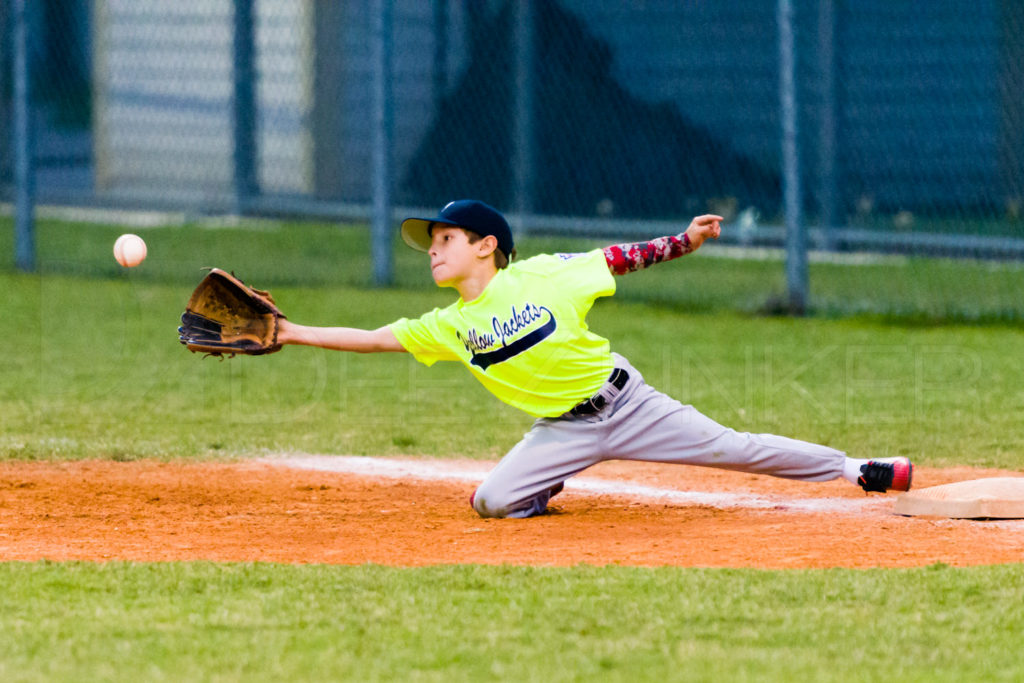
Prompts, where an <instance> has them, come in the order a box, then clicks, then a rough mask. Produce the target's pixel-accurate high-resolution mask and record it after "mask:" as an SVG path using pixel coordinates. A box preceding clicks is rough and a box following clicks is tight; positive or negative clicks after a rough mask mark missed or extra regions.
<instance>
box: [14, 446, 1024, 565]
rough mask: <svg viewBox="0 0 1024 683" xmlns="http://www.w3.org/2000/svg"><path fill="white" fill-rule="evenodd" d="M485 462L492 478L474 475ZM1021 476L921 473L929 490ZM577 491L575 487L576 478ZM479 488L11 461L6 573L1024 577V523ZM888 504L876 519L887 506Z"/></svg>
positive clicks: (814, 488)
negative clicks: (165, 565) (250, 568)
mask: <svg viewBox="0 0 1024 683" xmlns="http://www.w3.org/2000/svg"><path fill="white" fill-rule="evenodd" d="M477 464H479V463H477ZM587 475H588V476H594V477H601V478H604V479H608V480H613V481H629V482H632V483H641V484H649V485H652V486H658V487H662V488H665V487H670V488H675V489H679V490H684V491H703V492H734V493H742V494H755V495H773V496H780V497H784V498H786V499H792V500H801V499H808V500H809V499H836V500H842V499H859V500H863V499H864V498H865V494H863V493H862V492H860V491H859V489H857V488H856V487H853V486H851V485H850V484H848V483H846V482H842V481H834V482H828V483H822V484H807V483H800V482H789V481H785V480H781V479H774V478H771V477H763V476H755V475H749V474H740V473H733V472H724V471H718V470H707V469H702V468H695V467H682V466H657V465H647V464H641V465H638V464H635V463H629V464H623V463H605V464H602V465H600V466H598V467H595V468H592V469H591V470H588V471H587ZM990 476H991V477H995V476H1020V473H1019V472H1007V471H1004V470H979V469H970V468H955V469H934V468H918V469H917V470H916V472H915V482H914V483H915V486H916V487H927V486H935V485H939V484H945V483H950V482H954V481H963V480H967V479H976V478H980V477H990ZM570 481H571V480H570ZM472 490H473V485H472V484H471V483H459V482H450V481H424V480H417V479H394V478H383V477H375V476H366V475H355V474H342V473H332V472H323V471H306V470H297V469H290V468H285V467H280V466H277V465H273V464H268V463H265V462H252V461H246V462H239V463H213V464H210V463H204V464H183V463H161V462H153V461H136V462H113V461H85V462H64V463H16V462H7V463H2V464H0V560H5V561H12V560H40V559H50V560H89V561H106V560H134V561H176V560H213V561H260V562H286V563H331V564H362V563H365V562H373V563H380V564H386V565H399V566H420V565H428V564H439V563H445V564H449V563H484V564H504V563H508V564H517V565H557V566H565V565H575V564H579V563H587V564H595V565H605V564H622V565H639V566H656V565H673V566H684V567H760V568H804V567H807V568H821V567H857V568H866V567H916V566H922V565H927V564H932V563H937V562H941V563H946V564H949V565H954V566H967V565H980V564H998V563H1005V562H1019V561H1021V559H1022V558H1024V521H1009V522H1007V521H1004V522H984V521H967V520H946V519H925V518H909V517H900V516H897V515H894V514H892V506H893V503H894V501H895V496H893V495H888V496H878V495H872V497H871V501H872V504H871V505H867V506H863V507H862V508H860V509H858V508H857V507H856V506H852V507H851V509H852V510H856V512H838V513H837V512H835V511H834V510H832V511H821V512H816V511H814V510H808V509H807V508H806V506H804V507H799V508H792V507H791V506H787V505H785V504H780V505H779V506H778V507H776V508H769V509H764V508H757V509H754V508H743V507H741V506H738V507H728V508H720V507H711V506H703V505H690V504H687V505H681V504H678V503H664V502H656V501H653V502H652V501H651V500H642V499H637V498H635V497H633V498H631V497H629V496H619V495H595V494H593V493H583V492H574V491H573V490H572V489H571V488H567V489H566V491H565V492H564V493H563V494H562V495H560V496H558V497H557V498H555V499H554V500H553V501H552V512H551V514H548V515H545V516H542V517H538V518H534V519H530V520H489V519H481V518H479V517H478V516H477V515H476V514H475V513H474V512H473V511H472V510H471V509H470V507H469V505H468V498H469V494H470V493H471V491H472ZM876 502H877V504H875V503H876Z"/></svg>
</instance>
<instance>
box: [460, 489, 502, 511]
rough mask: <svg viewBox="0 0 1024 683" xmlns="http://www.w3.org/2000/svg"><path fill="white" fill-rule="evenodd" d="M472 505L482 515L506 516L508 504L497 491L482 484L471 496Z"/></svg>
mask: <svg viewBox="0 0 1024 683" xmlns="http://www.w3.org/2000/svg"><path fill="white" fill-rule="evenodd" d="M469 504H470V506H471V507H472V508H473V509H474V510H476V513H477V514H478V515H480V516H481V517H506V516H507V515H506V504H504V501H502V500H501V497H500V496H499V495H497V494H496V492H493V491H490V490H488V489H487V488H486V487H485V486H483V485H481V486H479V487H478V488H477V490H476V491H474V492H473V495H471V496H470V497H469Z"/></svg>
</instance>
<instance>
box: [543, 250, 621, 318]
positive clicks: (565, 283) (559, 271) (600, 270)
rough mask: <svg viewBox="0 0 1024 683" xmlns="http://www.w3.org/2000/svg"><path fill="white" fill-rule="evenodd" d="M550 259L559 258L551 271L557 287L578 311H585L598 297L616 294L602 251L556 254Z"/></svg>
mask: <svg viewBox="0 0 1024 683" xmlns="http://www.w3.org/2000/svg"><path fill="white" fill-rule="evenodd" d="M552 258H557V259H560V260H561V261H562V263H561V265H560V267H558V268H556V269H555V273H554V279H555V281H556V286H557V287H558V289H559V291H561V292H564V293H565V294H566V295H568V296H569V298H570V299H571V300H572V302H573V304H574V305H575V306H576V308H577V310H579V311H581V312H586V311H588V310H590V307H591V306H593V305H594V301H596V300H597V299H598V297H602V296H611V295H612V294H614V293H615V277H614V276H613V275H612V272H611V270H609V268H608V261H607V260H606V259H605V254H604V250H602V249H594V250H593V251H587V252H584V253H581V254H555V255H554V256H553V257H552Z"/></svg>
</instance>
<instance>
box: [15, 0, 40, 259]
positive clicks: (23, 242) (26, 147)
mask: <svg viewBox="0 0 1024 683" xmlns="http://www.w3.org/2000/svg"><path fill="white" fill-rule="evenodd" d="M27 3H28V0H14V17H13V20H14V22H13V27H14V241H15V246H14V265H15V266H16V267H17V268H18V270H21V271H24V272H26V273H28V272H32V271H33V270H35V268H36V245H35V208H36V207H35V201H36V183H35V180H36V178H35V163H34V162H35V159H34V158H33V157H34V155H35V144H34V140H33V135H32V133H33V130H32V75H31V69H32V64H31V60H30V59H29V57H30V55H29V31H28V16H27V15H26V4H27Z"/></svg>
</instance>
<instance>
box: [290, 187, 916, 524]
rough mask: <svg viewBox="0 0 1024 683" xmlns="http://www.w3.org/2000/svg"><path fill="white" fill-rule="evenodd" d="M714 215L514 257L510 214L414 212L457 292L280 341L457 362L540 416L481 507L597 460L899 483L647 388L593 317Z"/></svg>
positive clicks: (695, 244)
mask: <svg viewBox="0 0 1024 683" xmlns="http://www.w3.org/2000/svg"><path fill="white" fill-rule="evenodd" d="M722 220H723V219H722V217H721V216H714V215H704V216H698V217H696V218H694V219H693V221H692V222H691V223H690V225H689V227H687V229H686V230H685V231H684V232H682V233H680V234H678V235H674V236H668V237H661V238H658V239H655V240H652V241H649V242H638V243H635V244H620V245H614V246H609V247H606V248H604V249H595V250H593V251H590V252H586V253H580V254H554V255H540V256H535V257H533V258H529V259H526V260H524V261H519V262H514V263H512V261H513V259H514V257H515V253H516V252H515V247H514V243H513V239H512V231H511V230H510V229H509V225H508V223H507V222H506V220H505V218H504V217H503V216H502V215H501V213H499V212H498V211H497V210H495V209H494V208H492V207H490V206H488V205H487V204H484V203H483V202H480V201H476V200H460V201H455V202H451V203H450V204H448V205H447V206H445V207H444V208H443V209H442V210H441V212H440V214H439V215H438V216H436V217H433V218H409V219H407V220H405V221H403V223H402V237H403V238H404V239H405V241H406V243H408V244H409V245H410V246H411V247H413V248H414V249H418V250H420V251H425V252H427V253H428V254H429V255H430V272H431V274H432V275H433V277H434V282H436V283H437V285H438V286H440V287H452V288H454V289H455V290H456V291H457V292H458V294H459V298H458V300H457V301H455V303H453V304H451V305H450V306H448V307H447V308H443V309H434V310H433V311H430V312H429V313H426V314H425V315H423V316H421V317H420V318H417V319H414V320H411V319H407V318H402V319H401V320H398V321H396V322H393V323H391V324H390V325H386V326H384V327H381V328H379V329H376V330H360V329H353V328H345V327H329V328H328V327H309V326H304V325H297V324H295V323H292V322H290V321H288V320H282V321H281V329H280V331H279V336H278V340H279V341H280V342H281V343H282V344H305V345H311V346H318V347H321V348H326V349H337V350H342V351H357V352H374V351H407V352H409V353H411V354H413V356H414V357H415V358H416V360H418V361H420V362H421V363H424V364H426V365H428V366H429V365H433V364H434V363H435V362H436V361H439V360H446V361H458V362H461V363H462V364H463V365H465V366H466V368H467V369H468V370H469V371H470V372H471V373H472V374H473V376H474V377H476V378H477V379H478V380H479V381H480V382H481V383H482V384H483V385H484V386H485V387H486V388H487V389H488V390H489V391H490V392H491V393H493V394H494V395H495V396H497V397H498V398H499V399H501V400H502V401H505V402H506V403H508V404H510V405H513V406H515V407H517V408H520V409H522V410H524V411H526V412H527V413H529V414H530V415H532V416H534V417H535V418H537V420H536V421H535V422H534V424H533V427H532V428H531V429H530V431H529V432H527V434H526V435H525V436H524V438H523V439H522V440H521V441H520V442H519V443H518V444H517V445H516V446H515V447H513V448H512V450H511V451H509V452H508V453H507V454H506V455H505V457H504V458H502V460H501V462H500V463H498V465H497V466H496V467H495V468H494V469H493V470H492V471H491V472H490V474H488V475H487V477H486V478H485V479H484V481H483V483H481V484H480V486H479V488H477V490H476V491H475V492H474V494H473V496H472V497H471V499H470V502H471V504H472V506H473V508H474V509H475V510H476V511H477V513H478V514H480V515H481V516H484V517H531V516H533V515H537V514H540V513H542V512H544V511H545V509H546V508H547V505H548V500H549V499H550V498H551V496H553V495H555V494H557V493H558V492H559V491H561V490H562V486H563V482H564V481H565V480H566V479H567V478H568V477H571V476H573V475H574V474H577V473H578V472H580V471H582V470H584V469H586V468H588V467H590V466H592V465H595V464H597V463H599V462H601V461H603V460H611V459H621V460H646V461H650V462H671V463H682V464H687V465H702V466H706V467H718V468H723V469H730V470H740V471H743V472H751V473H756V474H770V475H774V476H777V477H785V478H787V479H799V480H803V481H827V480H831V479H836V478H838V477H845V478H846V479H847V480H849V481H850V482H852V483H854V484H859V485H860V486H861V487H862V488H863V489H864V490H865V491H878V492H885V491H888V490H896V491H906V490H908V489H909V488H910V486H911V480H912V477H913V465H911V463H910V461H909V460H908V459H907V458H903V457H899V458H886V459H879V460H860V459H855V458H849V457H846V455H845V454H844V453H843V452H841V451H838V450H835V449H833V448H828V447H826V446H820V445H817V444H813V443H807V442H804V441H797V440H795V439H789V438H785V437H781V436H774V435H771V434H746V433H739V432H736V431H734V430H732V429H728V428H726V427H723V426H721V425H719V424H718V423H716V422H714V421H713V420H711V419H709V418H707V417H705V416H704V415H702V414H701V413H699V412H698V411H697V410H696V409H695V408H693V406H689V405H683V404H682V403H680V402H678V401H676V400H674V399H672V398H669V397H668V396H666V395H665V394H662V393H661V392H659V391H657V390H655V389H654V388H652V387H650V386H648V385H647V384H646V383H645V382H644V379H643V377H642V376H641V375H640V373H639V372H638V371H637V369H636V368H634V367H633V366H632V365H630V363H629V362H628V361H627V360H626V359H625V358H623V357H622V356H620V355H618V354H616V353H612V351H611V349H610V347H609V343H608V341H607V340H606V339H604V338H602V337H600V336H598V335H597V334H594V333H593V332H591V331H590V330H589V329H588V328H587V324H586V315H587V312H588V311H589V310H590V308H591V306H593V304H594V301H595V300H596V299H597V297H600V296H610V295H612V294H613V293H614V292H615V276H617V275H623V274H625V273H629V272H632V271H635V270H638V269H640V268H647V267H650V266H652V265H654V264H655V263H661V262H663V261H669V260H671V259H674V258H677V257H679V256H683V255H684V254H688V253H690V252H692V251H694V250H696V249H699V248H700V246H701V245H702V244H703V243H704V241H705V240H707V239H708V238H711V239H717V238H718V236H719V233H720V232H721V224H720V222H721V221H722Z"/></svg>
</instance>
